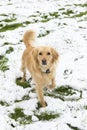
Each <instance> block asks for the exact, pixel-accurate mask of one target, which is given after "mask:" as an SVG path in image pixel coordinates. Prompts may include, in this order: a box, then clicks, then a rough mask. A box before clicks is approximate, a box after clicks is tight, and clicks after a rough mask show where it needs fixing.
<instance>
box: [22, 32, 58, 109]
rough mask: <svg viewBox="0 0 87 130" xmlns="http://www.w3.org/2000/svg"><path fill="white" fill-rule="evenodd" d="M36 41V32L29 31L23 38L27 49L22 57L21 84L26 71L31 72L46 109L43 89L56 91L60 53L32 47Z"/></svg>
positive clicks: (50, 48) (43, 47)
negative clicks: (56, 74)
mask: <svg viewBox="0 0 87 130" xmlns="http://www.w3.org/2000/svg"><path fill="white" fill-rule="evenodd" d="M34 41H35V32H34V31H33V30H28V31H26V32H25V34H24V36H23V42H24V43H25V46H26V49H25V50H24V52H23V55H22V66H21V71H22V72H23V77H22V79H21V82H24V81H25V79H26V69H27V70H28V71H29V72H30V74H31V76H32V79H33V80H34V82H35V85H36V92H37V95H38V99H39V102H40V104H41V106H42V107H46V105H47V104H46V102H45V100H44V94H43V88H44V87H47V88H49V89H54V88H55V86H56V84H55V71H56V63H57V61H58V57H59V55H58V52H57V51H56V50H55V49H53V48H52V47H49V46H39V47H35V46H32V43H33V42H34Z"/></svg>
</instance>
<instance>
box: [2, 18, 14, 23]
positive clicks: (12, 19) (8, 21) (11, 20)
mask: <svg viewBox="0 0 87 130" xmlns="http://www.w3.org/2000/svg"><path fill="white" fill-rule="evenodd" d="M13 21H16V18H7V19H4V20H1V21H0V22H7V23H10V22H13Z"/></svg>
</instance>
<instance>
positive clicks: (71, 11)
mask: <svg viewBox="0 0 87 130" xmlns="http://www.w3.org/2000/svg"><path fill="white" fill-rule="evenodd" d="M73 13H74V12H73V10H69V9H68V10H67V11H66V12H63V13H62V14H65V15H68V16H70V14H73Z"/></svg>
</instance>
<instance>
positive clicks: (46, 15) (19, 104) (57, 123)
mask: <svg viewBox="0 0 87 130" xmlns="http://www.w3.org/2000/svg"><path fill="white" fill-rule="evenodd" d="M28 29H34V30H35V31H36V34H37V40H36V43H35V46H38V45H50V46H52V47H54V48H55V49H56V50H57V51H58V52H59V55H60V59H59V63H58V65H57V73H56V84H57V85H56V87H57V88H60V87H61V86H62V87H65V88H66V86H68V87H70V88H72V89H71V91H74V92H73V93H72V94H69V93H68V92H66V90H65V91H64V92H60V91H61V90H60V91H59V92H60V93H63V94H65V93H68V95H61V94H59V95H58V93H56V92H55V91H53V92H50V91H48V92H46V93H47V94H45V100H46V101H47V104H48V106H47V107H46V108H41V107H40V108H37V106H38V100H37V95H36V93H35V92H34V91H33V88H34V84H33V82H32V81H31V86H32V87H28V88H23V87H21V86H20V85H17V84H16V79H17V78H18V77H20V76H22V73H21V71H20V66H21V56H22V53H23V50H24V49H25V46H24V44H23V43H22V36H23V34H24V32H25V31H26V30H28ZM3 56H4V59H5V60H6V59H7V61H6V62H5V63H2V59H3ZM0 64H1V65H0V130H39V129H41V130H87V1H86V0H19V1H18V0H4V1H0ZM4 64H5V65H4ZM3 65H4V68H3V69H2V66H3ZM5 67H6V68H5ZM3 70H4V71H3ZM28 79H29V74H27V80H28ZM57 88H56V89H57ZM49 94H53V96H50V95H49ZM56 94H57V97H56V98H55V96H56ZM23 97H25V98H23ZM62 98H63V100H62ZM18 109H19V110H20V111H21V113H23V116H24V117H23V116H20V115H19V118H18V117H17V118H16V117H12V114H14V115H15V116H16V114H18V113H16V110H18ZM42 113H44V114H45V113H47V114H48V113H56V114H58V115H59V116H57V117H56V118H54V119H51V120H47V119H44V120H42V119H40V118H39V117H38V116H37V115H38V114H42ZM28 116H30V118H31V119H30V120H31V121H30V122H29V120H28V119H27V118H26V117H28ZM23 121H24V122H25V123H24V122H23Z"/></svg>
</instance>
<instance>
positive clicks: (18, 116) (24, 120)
mask: <svg viewBox="0 0 87 130" xmlns="http://www.w3.org/2000/svg"><path fill="white" fill-rule="evenodd" d="M9 116H10V118H12V119H14V120H15V121H18V122H19V123H20V124H22V125H26V124H30V123H31V122H32V117H31V116H26V115H25V114H24V112H23V109H22V108H15V110H14V113H11V114H10V115H9Z"/></svg>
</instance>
